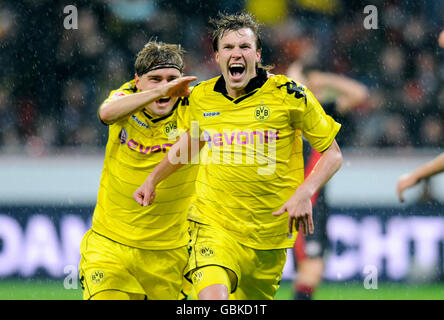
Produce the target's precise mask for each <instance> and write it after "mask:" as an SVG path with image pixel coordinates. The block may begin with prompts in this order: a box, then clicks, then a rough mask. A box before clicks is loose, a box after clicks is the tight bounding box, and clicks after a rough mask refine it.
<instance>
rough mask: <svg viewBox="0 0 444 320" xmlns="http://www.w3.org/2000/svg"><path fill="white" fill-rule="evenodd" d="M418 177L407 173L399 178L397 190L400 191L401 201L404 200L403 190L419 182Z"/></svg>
mask: <svg viewBox="0 0 444 320" xmlns="http://www.w3.org/2000/svg"><path fill="white" fill-rule="evenodd" d="M418 182H419V181H418V179H417V178H415V177H414V176H413V175H411V174H405V175H403V176H401V177H400V178H399V179H398V185H397V187H396V191H397V193H398V198H399V201H401V202H404V200H405V199H404V196H403V192H404V190H405V189H408V188H411V187H413V186H414V185H416V184H417V183H418Z"/></svg>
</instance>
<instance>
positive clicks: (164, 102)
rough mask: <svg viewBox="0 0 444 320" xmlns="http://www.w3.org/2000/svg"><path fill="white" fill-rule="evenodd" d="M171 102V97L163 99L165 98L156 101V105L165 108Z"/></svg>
mask: <svg viewBox="0 0 444 320" xmlns="http://www.w3.org/2000/svg"><path fill="white" fill-rule="evenodd" d="M170 100H171V97H163V98H160V99H159V100H156V104H157V106H158V107H161V108H164V107H167V106H168V104H169V102H170Z"/></svg>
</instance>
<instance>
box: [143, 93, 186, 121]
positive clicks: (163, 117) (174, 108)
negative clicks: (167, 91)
mask: <svg viewBox="0 0 444 320" xmlns="http://www.w3.org/2000/svg"><path fill="white" fill-rule="evenodd" d="M181 101H182V98H179V99H177V101H176V103H175V104H174V106H173V109H171V112H170V113H168V114H167V115H164V116H162V117H160V118H156V119H153V117H152V116H150V115H149V114H148V113H147V112H146V111H145V110H143V111H142V112H143V114H144V115H145V116H146V117H147V118H148V119H149V120H150V121H151V122H152V123H156V122H159V121H162V120H165V119H166V118H169V117H171V115H172V114H173V113H174V110H176V109H177V107H178V106H179V103H180V102H181Z"/></svg>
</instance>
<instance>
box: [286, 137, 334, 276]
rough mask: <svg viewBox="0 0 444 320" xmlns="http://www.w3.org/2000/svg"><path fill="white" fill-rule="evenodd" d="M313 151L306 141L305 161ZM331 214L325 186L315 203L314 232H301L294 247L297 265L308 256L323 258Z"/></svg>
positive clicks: (326, 246) (327, 244) (327, 242)
mask: <svg viewBox="0 0 444 320" xmlns="http://www.w3.org/2000/svg"><path fill="white" fill-rule="evenodd" d="M310 153H311V148H310V146H309V145H308V143H305V141H304V162H305V163H308V161H309V160H308V158H309V156H310ZM328 214H329V207H328V205H327V200H326V196H325V187H324V188H322V189H321V191H319V194H318V196H317V198H316V202H315V203H314V205H313V224H314V233H313V234H310V233H308V234H307V236H305V237H304V236H303V235H302V234H299V235H298V237H303V239H298V240H296V243H295V247H294V252H293V253H294V254H293V257H294V262H295V267H296V266H297V260H298V257H299V259H303V258H304V257H308V258H322V257H323V256H324V253H325V251H326V250H327V249H328V246H329V241H328V236H327V220H328Z"/></svg>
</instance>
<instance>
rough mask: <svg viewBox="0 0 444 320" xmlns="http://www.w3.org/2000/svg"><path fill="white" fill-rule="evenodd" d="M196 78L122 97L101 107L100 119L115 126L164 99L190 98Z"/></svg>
mask: <svg viewBox="0 0 444 320" xmlns="http://www.w3.org/2000/svg"><path fill="white" fill-rule="evenodd" d="M196 79H197V78H196V77H191V76H187V77H180V78H177V79H175V80H172V81H170V82H166V83H165V84H164V85H162V86H159V87H156V88H154V89H150V90H146V91H142V92H139V93H135V94H131V95H127V96H122V97H119V98H117V99H113V100H111V101H109V102H106V103H104V104H102V105H101V106H100V109H99V117H100V119H101V120H102V121H103V122H104V123H106V124H113V123H114V122H116V121H119V120H120V119H123V118H125V117H128V116H129V115H131V114H133V113H135V112H137V111H140V110H142V109H144V108H145V107H146V106H147V105H149V104H151V103H153V102H154V101H156V100H159V99H160V98H163V97H188V96H189V95H190V91H189V89H188V86H189V84H190V83H191V82H192V81H194V80H196Z"/></svg>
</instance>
